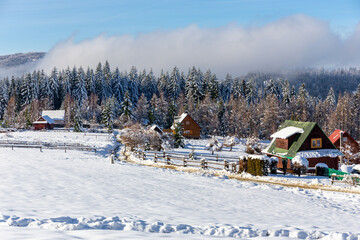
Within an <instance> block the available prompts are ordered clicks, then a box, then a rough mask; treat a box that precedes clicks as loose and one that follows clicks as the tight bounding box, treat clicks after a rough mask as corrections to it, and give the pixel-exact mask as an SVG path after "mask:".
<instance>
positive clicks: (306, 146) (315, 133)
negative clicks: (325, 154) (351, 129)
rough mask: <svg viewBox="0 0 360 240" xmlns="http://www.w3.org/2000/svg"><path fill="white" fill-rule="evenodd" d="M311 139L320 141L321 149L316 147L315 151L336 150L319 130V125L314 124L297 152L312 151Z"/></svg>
mask: <svg viewBox="0 0 360 240" xmlns="http://www.w3.org/2000/svg"><path fill="white" fill-rule="evenodd" d="M312 139H321V147H316V148H317V149H337V148H336V147H335V146H334V144H333V143H332V142H331V141H330V139H329V138H328V137H327V136H326V134H325V133H324V132H323V131H322V130H321V128H320V127H319V125H317V124H316V125H315V126H314V128H313V129H312V131H311V132H310V133H309V135H308V136H307V138H306V139H305V141H304V142H303V144H302V145H301V147H300V149H299V151H306V150H313V149H314V147H312V142H311V141H312Z"/></svg>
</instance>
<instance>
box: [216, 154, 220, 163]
mask: <svg viewBox="0 0 360 240" xmlns="http://www.w3.org/2000/svg"><path fill="white" fill-rule="evenodd" d="M216 161H217V162H218V161H219V154H216Z"/></svg>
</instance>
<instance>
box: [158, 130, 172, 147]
mask: <svg viewBox="0 0 360 240" xmlns="http://www.w3.org/2000/svg"><path fill="white" fill-rule="evenodd" d="M160 137H161V140H162V144H161V148H162V149H163V150H169V149H172V148H173V147H174V137H173V135H170V134H163V135H161V136H160Z"/></svg>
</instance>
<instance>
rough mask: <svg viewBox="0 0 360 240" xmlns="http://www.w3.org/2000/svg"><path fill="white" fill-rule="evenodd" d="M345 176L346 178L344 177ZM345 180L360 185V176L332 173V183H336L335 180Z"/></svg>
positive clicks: (344, 181)
mask: <svg viewBox="0 0 360 240" xmlns="http://www.w3.org/2000/svg"><path fill="white" fill-rule="evenodd" d="M344 178H345V179H344ZM336 181H338V182H343V183H348V184H350V185H353V186H356V185H360V177H357V176H352V175H336V174H332V175H331V184H334V182H336Z"/></svg>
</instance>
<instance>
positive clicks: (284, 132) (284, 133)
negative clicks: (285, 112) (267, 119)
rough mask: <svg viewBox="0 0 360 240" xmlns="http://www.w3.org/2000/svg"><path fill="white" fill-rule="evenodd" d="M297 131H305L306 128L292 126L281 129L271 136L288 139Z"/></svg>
mask: <svg viewBox="0 0 360 240" xmlns="http://www.w3.org/2000/svg"><path fill="white" fill-rule="evenodd" d="M296 133H304V129H302V128H297V127H292V126H290V127H286V128H283V129H281V130H280V131H278V132H276V133H274V134H273V135H271V136H270V137H271V138H281V139H286V138H288V137H290V136H292V135H294V134H296Z"/></svg>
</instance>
